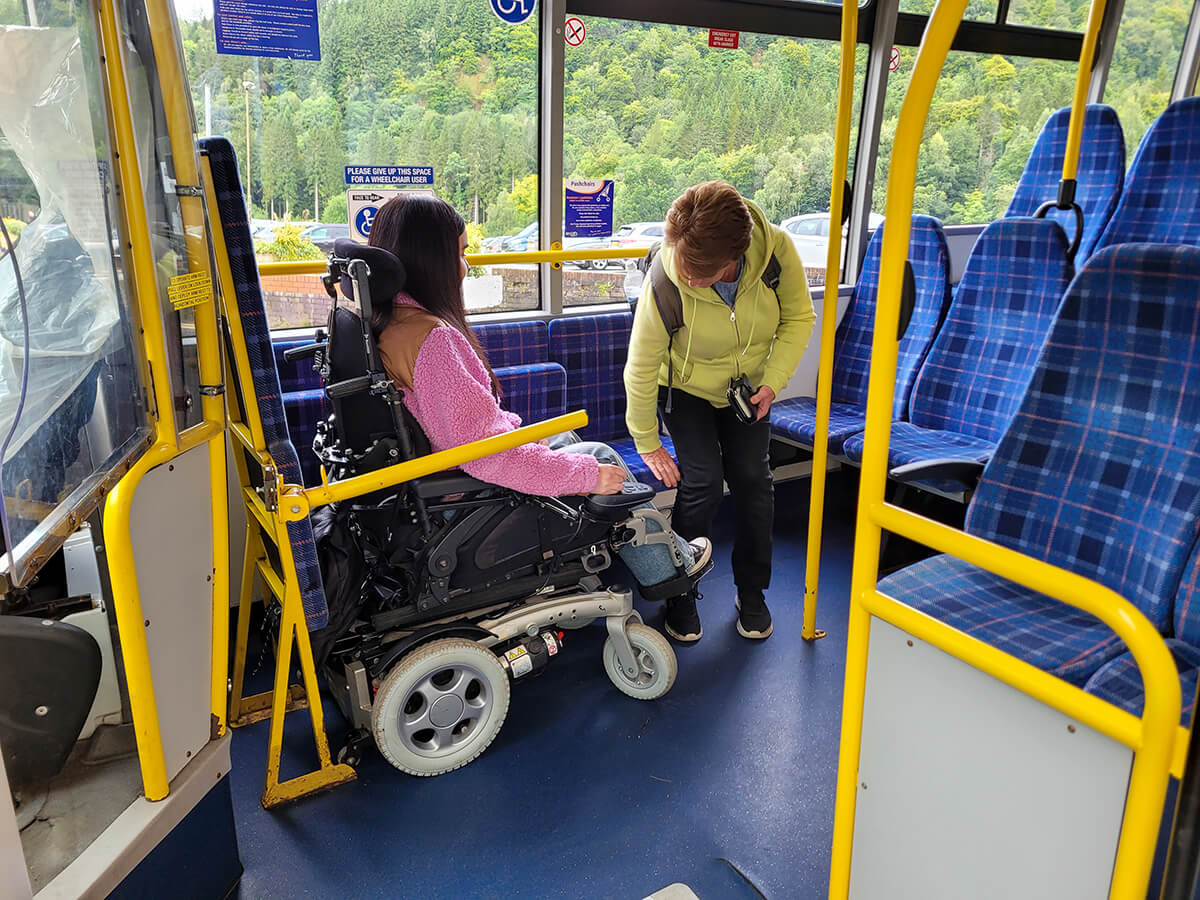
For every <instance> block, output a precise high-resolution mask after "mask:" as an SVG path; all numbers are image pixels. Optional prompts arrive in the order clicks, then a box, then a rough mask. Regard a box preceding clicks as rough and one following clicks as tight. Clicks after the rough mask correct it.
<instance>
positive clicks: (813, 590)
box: [800, 3, 858, 641]
mask: <svg viewBox="0 0 1200 900" xmlns="http://www.w3.org/2000/svg"><path fill="white" fill-rule="evenodd" d="M857 45H858V4H857V3H843V4H842V58H841V68H840V70H839V72H838V117H837V128H836V131H835V135H834V142H833V190H832V193H831V195H830V197H829V249H828V251H827V254H826V257H825V299H824V300H823V301H822V305H821V362H820V366H819V368H818V373H817V422H816V426H817V431H816V437H815V438H814V440H813V467H812V476H811V482H810V497H809V508H808V563H807V565H806V566H805V570H804V626H803V628H802V629H801V631H800V636H801V637H803V638H804V639H805V640H807V641H811V640H814V639H816V638H818V637H824V636H825V633H824V632H823V631H822V632H818V631H817V584H818V581H819V579H820V574H821V529H822V526H823V524H824V515H825V474H826V473H825V468H826V466H827V465H828V464H829V407H830V406H831V404H832V402H833V399H832V397H833V384H832V382H833V342H834V336H835V332H836V330H837V310H838V285H839V284H840V283H841V253H842V239H841V234H842V203H843V201H844V191H843V186H844V185H845V182H846V168H847V166H848V164H849V159H850V112H851V109H852V108H853V106H854V54H855V50H856V49H857Z"/></svg>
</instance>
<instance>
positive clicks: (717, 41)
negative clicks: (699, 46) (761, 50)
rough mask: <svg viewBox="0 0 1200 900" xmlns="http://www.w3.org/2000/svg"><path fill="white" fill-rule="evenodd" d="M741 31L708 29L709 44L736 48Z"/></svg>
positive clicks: (728, 48)
mask: <svg viewBox="0 0 1200 900" xmlns="http://www.w3.org/2000/svg"><path fill="white" fill-rule="evenodd" d="M740 36H741V32H738V31H725V30H724V29H721V28H710V29H708V46H710V47H720V48H721V49H722V50H736V49H737V48H738V38H739V37H740Z"/></svg>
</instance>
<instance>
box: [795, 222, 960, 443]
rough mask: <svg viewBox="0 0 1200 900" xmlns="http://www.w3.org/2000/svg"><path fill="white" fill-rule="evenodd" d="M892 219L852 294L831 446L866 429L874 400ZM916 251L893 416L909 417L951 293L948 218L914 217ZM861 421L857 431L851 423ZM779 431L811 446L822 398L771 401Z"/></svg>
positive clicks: (839, 341)
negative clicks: (870, 392)
mask: <svg viewBox="0 0 1200 900" xmlns="http://www.w3.org/2000/svg"><path fill="white" fill-rule="evenodd" d="M886 228H887V223H886V222H885V223H884V224H883V226H882V227H880V228H877V229H876V230H875V234H874V235H872V236H871V241H870V243H868V244H867V253H866V258H865V259H864V260H863V267H862V273H861V274H860V275H859V276H858V283H857V284H856V285H855V286H854V293H853V294H851V295H850V304H849V306H848V307H847V308H846V314H845V316H844V317H843V318H842V321H841V323H839V325H838V329H837V336H836V338H835V342H834V350H833V385H832V388H831V390H832V398H833V409H835V410H836V411H837V414H836V420H835V416H834V413H833V412H831V413H830V422H829V426H830V431H829V449H830V450H831V451H832V452H834V453H837V452H839V451H840V450H841V442H842V441H843V440H845V438H846V437H847V436H848V435H849V434H853V433H854V432H855V431H861V430H862V429H863V427H864V426H863V421H864V418H865V410H866V407H867V374H868V372H869V371H870V368H871V337H872V334H873V329H874V323H875V301H876V297H877V296H878V294H879V264H880V253H881V251H882V249H883V232H884V230H885V229H886ZM908 257H909V261H910V262H911V263H912V267H913V280H914V285H915V286H916V297H915V298H914V307H913V314H912V319H911V320H910V321H909V324H908V329H907V330H906V331H905V332H904V337H903V338H902V339H901V341H900V349H899V353H898V356H897V360H896V400H895V403H894V404H893V407H892V408H893V416H892V417H893V418H894V419H904V418H906V415H905V414H906V413H907V411H908V395H909V392H910V391H911V390H912V386H913V381H914V380H915V379H916V376H917V370H918V369H920V367H921V363H922V362H923V361H924V359H925V354H926V353H927V352H928V351H929V346H930V344H931V343H932V342H933V337H934V335H935V334H936V333H937V329H938V325H939V323H940V322H941V321H942V316H943V314H944V313H945V311H946V304H947V303H948V302H949V300H950V253H949V251H948V250H947V248H946V235H945V233H944V232H943V231H942V225H941V223H940V222H938V220H937V219H934V218H932V217H931V216H913V217H912V231H911V233H910V237H909V244H908ZM852 423H857V427H856V428H854V430H853V431H847V430H846V429H848V428H849V426H850V425H851V424H852ZM771 431H772V433H773V434H775V435H777V436H778V437H782V438H788V439H790V440H793V441H796V442H798V443H803V444H805V445H807V446H811V445H812V441H813V438H814V436H815V434H816V404H815V402H814V401H813V399H812V398H811V397H796V398H792V399H788V400H781V401H779V402H778V403H776V404H774V405H773V406H772V407H771Z"/></svg>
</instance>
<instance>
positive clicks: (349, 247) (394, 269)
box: [333, 238, 407, 305]
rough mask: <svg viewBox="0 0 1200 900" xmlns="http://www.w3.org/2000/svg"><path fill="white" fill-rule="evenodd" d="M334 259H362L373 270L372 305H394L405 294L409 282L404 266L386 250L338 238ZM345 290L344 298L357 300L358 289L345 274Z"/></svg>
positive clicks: (335, 243) (370, 282) (343, 275)
mask: <svg viewBox="0 0 1200 900" xmlns="http://www.w3.org/2000/svg"><path fill="white" fill-rule="evenodd" d="M333 256H334V259H361V260H362V261H363V262H365V263H366V264H367V267H368V268H369V269H370V270H371V274H370V276H369V277H368V278H367V283H368V284H369V285H370V288H371V302H372V304H375V305H378V304H380V303H391V302H392V298H393V297H395V296H396V295H397V294H398V293H400V292H401V291H402V290H404V284H405V281H406V280H407V276H406V275H405V272H404V263H402V262H400V260H399V259H398V258H397V256H396V254H394V253H392V252H390V251H388V250H384V249H383V248H382V247H368V246H367V245H366V244H360V243H359V242H358V241H355V240H352V239H351V238H338V239H337V240H336V241H334V242H333ZM341 288H342V294H343V296H345V297H354V286H353V284H352V283H351V281H350V276H349V275H348V274H347V273H346V272H345V271H343V272H342V280H341ZM355 299H356V300H357V299H358V298H356V297H355Z"/></svg>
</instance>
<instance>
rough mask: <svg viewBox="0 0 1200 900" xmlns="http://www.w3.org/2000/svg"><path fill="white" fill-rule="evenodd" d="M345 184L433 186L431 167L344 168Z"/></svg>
mask: <svg viewBox="0 0 1200 900" xmlns="http://www.w3.org/2000/svg"><path fill="white" fill-rule="evenodd" d="M346 184H350V185H365V184H403V185H409V184H424V185H430V186H432V185H433V166H346Z"/></svg>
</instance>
